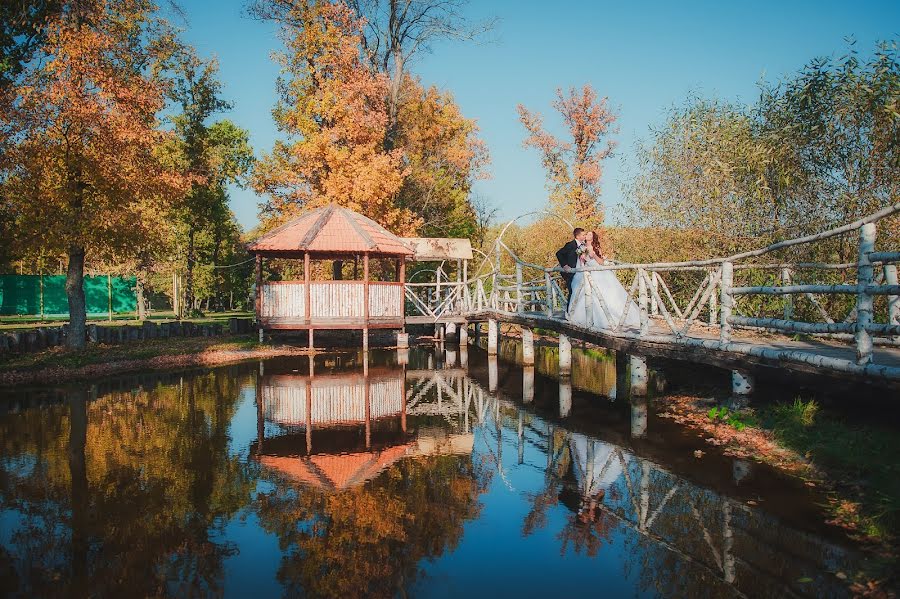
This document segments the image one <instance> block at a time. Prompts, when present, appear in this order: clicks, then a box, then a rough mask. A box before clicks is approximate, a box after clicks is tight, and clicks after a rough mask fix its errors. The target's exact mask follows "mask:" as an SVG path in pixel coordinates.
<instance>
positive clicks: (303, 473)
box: [259, 444, 410, 490]
mask: <svg viewBox="0 0 900 599" xmlns="http://www.w3.org/2000/svg"><path fill="white" fill-rule="evenodd" d="M409 451H410V445H409V444H406V445H397V446H394V447H389V448H387V449H384V450H382V451H375V452H371V453H370V452H363V453H342V454H339V455H328V454H319V455H313V456H310V457H278V456H267V455H263V456H260V457H259V461H260V463H261V464H262V465H263V466H265V467H266V468H271V469H273V470H277V471H278V472H281V473H282V474H283V475H285V476H288V477H290V478H293V479H295V480H297V481H299V482H302V483H305V484H307V485H312V486H316V487H321V488H324V489H327V490H341V489H347V488H349V487H352V486H354V485H358V484H361V483H364V482H366V481H367V480H370V479H372V478H375V477H376V476H377V475H378V474H379V473H380V472H381V471H382V470H384V469H385V468H387V467H388V466H390V465H391V464H393V463H394V462H396V461H397V460H399V459H401V458H403V457H404V456H405V455H407V453H408V452H409Z"/></svg>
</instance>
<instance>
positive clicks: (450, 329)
mask: <svg viewBox="0 0 900 599" xmlns="http://www.w3.org/2000/svg"><path fill="white" fill-rule="evenodd" d="M444 331H445V332H446V337H447V341H453V340H455V339H456V323H455V322H448V323H447V324H446V325H444Z"/></svg>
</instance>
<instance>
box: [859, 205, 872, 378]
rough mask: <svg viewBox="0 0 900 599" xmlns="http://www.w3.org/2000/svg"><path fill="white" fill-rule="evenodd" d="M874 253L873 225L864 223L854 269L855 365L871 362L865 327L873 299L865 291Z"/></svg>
mask: <svg viewBox="0 0 900 599" xmlns="http://www.w3.org/2000/svg"><path fill="white" fill-rule="evenodd" d="M873 251H875V223H866V224H864V225H863V226H862V227H861V228H860V230H859V261H858V263H857V267H856V285H857V293H856V363H857V364H869V363H870V362H871V361H872V335H870V334H869V332H868V331H867V330H866V326H867V325H869V324H871V323H872V306H873V298H872V295H871V294H870V293H868V292H867V291H866V287H867V286H869V285H871V284H872V279H873V274H874V271H875V269H874V268H872V263H871V262H870V261H869V253H870V252H873Z"/></svg>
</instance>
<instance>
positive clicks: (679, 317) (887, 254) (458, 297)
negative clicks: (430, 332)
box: [407, 204, 900, 393]
mask: <svg viewBox="0 0 900 599" xmlns="http://www.w3.org/2000/svg"><path fill="white" fill-rule="evenodd" d="M898 212H900V204H897V205H894V206H891V207H889V208H886V209H884V210H882V211H880V212H878V213H875V214H873V215H871V216H869V217H866V218H864V219H860V220H859V221H856V222H854V223H850V224H848V225H845V226H842V227H838V228H836V229H832V230H830V231H825V232H823V233H820V234H817V235H810V236H807V237H803V238H798V239H793V240H789V241H783V242H780V243H776V244H774V245H771V246H769V247H766V248H762V249H759V250H756V251H749V252H743V253H740V254H735V255H733V256H728V257H724V258H715V259H710V260H700V261H690V262H673V263H653V264H607V265H604V266H600V267H594V268H591V269H585V270H595V271H596V270H608V271H612V272H615V273H616V274H617V275H618V276H619V277H620V280H622V281H623V283H624V285H625V288H626V291H627V294H628V302H629V305H633V306H635V307H636V308H637V309H638V310H639V311H640V315H641V318H640V326H639V327H635V328H629V327H628V326H626V325H625V322H624V320H625V319H624V317H623V318H613V316H612V315H611V314H610V311H609V308H608V306H606V304H605V303H604V301H603V297H602V296H601V295H599V294H596V293H595V294H594V299H593V300H592V301H593V302H595V303H596V304H597V305H598V308H597V310H599V311H602V312H603V314H604V315H605V316H606V321H607V322H613V323H615V324H614V326H611V327H610V328H605V329H594V328H593V327H591V326H585V327H578V326H574V325H572V324H570V323H568V322H566V320H565V318H564V317H563V312H562V311H563V309H564V307H565V296H564V294H563V292H562V290H561V289H560V287H559V285H558V283H557V281H556V278H555V277H556V276H557V274H558V272H559V270H560V269H559V268H556V267H554V268H547V267H544V266H541V265H536V264H530V263H528V262H525V261H524V260H522V259H521V258H520V257H519V256H517V255H516V254H515V253H514V252H513V251H512V250H510V248H509V247H507V246H506V245H505V243H504V242H503V240H502V235H501V237H500V238H498V239H497V240H496V242H495V243H494V246H493V250H492V252H491V254H490V255H489V256H487V257H486V258H485V260H484V262H483V263H482V266H481V268H479V269H478V270H476V271H475V272H474V273H473V275H472V277H470V278H467V279H466V280H465V281H456V282H445V283H444V284H443V286H442V287H441V286H440V285H439V286H438V288H437V289H436V291H437V293H431V294H430V295H429V296H428V297H434V301H433V305H429V306H426V307H421V306H418V304H417V307H416V309H417V310H419V311H421V316H422V317H427V318H426V319H431V322H437V323H441V322H460V321H468V322H474V323H476V327H477V323H479V322H485V321H487V322H488V323H489V331H488V350H489V352H491V353H496V339H497V329H498V324H499V323H510V324H514V325H518V326H520V327H522V330H523V341H524V343H525V344H526V346H528V347H530V346H531V343H532V341H531V340H532V338H533V335H532V333H531V331H532V330H533V329H535V328H541V329H549V330H553V331H556V332H557V333H559V335H560V360H561V364H560V366H561V368H562V369H563V370H566V369H567V368H569V366H570V364H569V363H568V361H569V355H570V338H576V339H582V340H585V341H588V342H591V343H594V344H597V345H600V346H604V347H607V348H610V349H615V350H617V351H624V352H626V353H629V354H631V355H632V356H634V358H633V360H632V370H633V371H634V372H635V373H636V379H635V381H634V382H635V388H636V389H640V388H641V386H642V385H644V384H646V376H645V375H646V361H645V357H646V356H651V357H654V356H655V357H666V358H673V359H680V360H690V361H694V362H699V363H704V364H710V365H713V366H718V367H722V368H726V369H729V370H732V372H733V381H734V390H735V392H736V393H747V392H749V391H750V390H751V388H752V385H753V378H752V374H753V373H754V372H755V371H758V370H765V369H772V368H775V369H781V370H789V371H794V372H804V373H812V374H823V373H824V374H831V375H836V376H839V377H841V378H845V379H851V380H859V381H865V382H871V383H877V384H880V385H885V386H889V387H893V388H897V387H900V349H898V345H900V284H898V280H897V267H896V263H897V262H900V252H896V251H875V241H876V239H875V238H876V223H877V222H878V221H880V220H881V219H884V218H886V217H889V216H895V215H896V213H898ZM848 235H858V252H857V259H856V260H855V261H854V262H850V263H841V264H832V263H808V262H796V261H793V262H792V261H790V260H789V259H785V258H784V256H789V255H796V253H797V252H800V251H803V250H804V249H805V248H807V247H809V246H812V245H813V244H828V243H833V242H838V241H840V242H842V243H846V241H845V239H846V237H847V236H848ZM764 256H775V258H774V259H771V260H770V261H768V262H766V261H763V260H762V257H764ZM582 290H584V291H583V292H585V293H587V292H588V291H586V290H589V286H587V285H585V286H582ZM426 308H427V309H426ZM407 318H408V319H409V318H410V317H409V315H408V316H407ZM420 320H421V318H420ZM417 322H418V320H417ZM476 332H477V329H476ZM461 334H462V335H465V331H464V330H463V331H461ZM798 334H800V335H803V336H804V337H805V339H804V340H798V339H794V338H791V337H790V336H796V335H798ZM530 353H532V354H533V350H531V352H530ZM528 354H529V350H527V349H526V358H525V359H526V363H528V362H527V361H528Z"/></svg>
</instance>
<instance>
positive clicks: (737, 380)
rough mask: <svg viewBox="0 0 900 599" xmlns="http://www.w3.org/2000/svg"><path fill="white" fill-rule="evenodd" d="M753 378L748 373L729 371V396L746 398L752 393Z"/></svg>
mask: <svg viewBox="0 0 900 599" xmlns="http://www.w3.org/2000/svg"><path fill="white" fill-rule="evenodd" d="M753 383H754V381H753V376H752V375H751V374H750V373H749V372H740V371H738V370H732V371H731V394H732V395H735V396H738V397H746V396H747V395H750V394H751V393H753Z"/></svg>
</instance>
